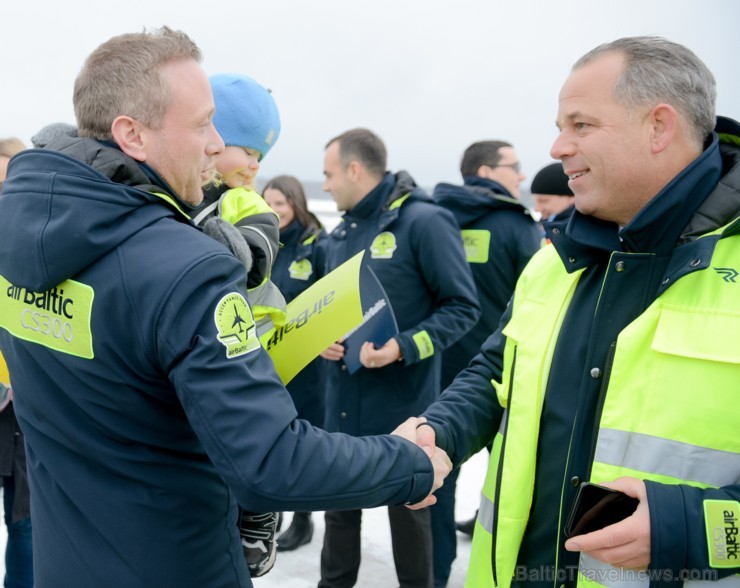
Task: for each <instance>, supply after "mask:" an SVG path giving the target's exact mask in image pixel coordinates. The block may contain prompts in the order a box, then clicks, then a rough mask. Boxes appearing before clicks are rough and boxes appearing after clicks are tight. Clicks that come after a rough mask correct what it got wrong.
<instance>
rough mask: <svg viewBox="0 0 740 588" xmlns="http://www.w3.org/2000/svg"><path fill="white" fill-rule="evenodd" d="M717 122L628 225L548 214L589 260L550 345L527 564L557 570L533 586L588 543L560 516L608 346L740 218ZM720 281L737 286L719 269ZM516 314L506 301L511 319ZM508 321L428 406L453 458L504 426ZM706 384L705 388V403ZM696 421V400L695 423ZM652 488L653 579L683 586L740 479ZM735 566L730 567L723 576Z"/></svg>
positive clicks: (731, 139)
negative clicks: (714, 506)
mask: <svg viewBox="0 0 740 588" xmlns="http://www.w3.org/2000/svg"><path fill="white" fill-rule="evenodd" d="M717 132H718V133H719V136H720V139H718V137H717V135H716V134H715V135H712V136H711V137H710V138H709V139H708V141H707V144H706V147H705V150H704V152H703V153H702V154H701V155H700V156H699V157H698V158H697V159H696V160H695V161H694V162H692V163H691V164H690V165H689V166H688V167H686V168H685V169H684V170H683V171H682V172H681V173H680V174H679V175H678V176H676V178H674V179H673V180H672V181H671V182H670V183H669V184H668V185H667V186H665V187H664V188H663V189H662V190H661V191H660V192H659V193H658V194H656V195H655V196H654V197H653V198H652V200H650V202H648V204H647V205H646V206H645V207H644V208H643V209H642V210H640V212H639V213H638V214H637V215H636V216H635V217H634V218H633V219H632V220H631V221H630V222H629V223H628V224H627V226H625V227H623V228H620V227H618V226H617V225H616V224H614V223H610V222H606V221H601V220H598V219H596V218H594V217H591V216H587V215H583V214H581V213H579V212H578V211H577V210H576V211H575V212H574V213H573V215H572V216H571V217H570V218H569V219H568V220H565V221H561V222H556V223H546V225H545V227H546V230H547V236H548V237H549V238H550V239H551V240H552V244H553V246H554V247H555V249H556V250H557V252H558V254H559V256H560V258H561V260H562V262H563V264H564V266H565V267H566V268H567V270H568V271H569V272H572V271H576V270H581V269H583V270H584V271H583V273H582V275H581V277H580V278H579V282H578V285H577V288H576V290H575V293H574V295H573V298H572V300H571V302H570V304H569V307H568V312H567V314H566V316H565V319H564V321H563V324H562V326H561V328H560V331H559V334H558V339H557V344H556V345H555V349H554V353H553V356H552V367H551V369H550V374H549V378H548V382H547V389H546V392H545V398H544V405H543V412H542V420H541V424H540V433H539V444H538V453H537V470H536V478H535V488H534V496H533V501H532V508H531V513H530V517H529V521H528V524H527V530H526V532H525V534H524V539H523V542H522V545H521V548H520V551H519V559H518V565H520V566H523V567H522V568H521V569H523V570H534V571H537V570H543V569H546V570H551V573H549V574H540V576H539V577H540V580H536V579H529V576H527V577H528V581H527V586H533V587H539V588H545V587H551V586H552V583H553V582H552V578H553V577H559V576H560V575H561V574H564V575H563V576H562V577H566V578H570V577H571V576H569V575H568V573H569V572H568V568H571V569H573V568H574V567H577V565H578V554H577V553H575V552H567V551H565V549H564V547H563V544H564V542H565V537H564V535H563V531H562V525H563V522H564V521H565V519H566V518H567V514H568V512H569V510H570V508H571V506H572V504H573V501H574V499H575V495H576V491H577V487H578V485H579V484H580V482H582V481H588V480H589V478H590V471H589V468H590V463H591V462H592V460H593V452H594V444H595V441H596V428H597V427H598V424H599V413H600V407H601V405H602V402H603V401H602V400H601V396H602V395H603V394H605V393H608V392H607V390H608V378H609V370H608V368H609V362H610V349H611V348H612V347H613V346H614V342H615V340H616V338H617V336H618V335H619V334H620V332H622V330H623V329H624V328H625V327H626V326H627V325H629V324H630V323H631V322H632V321H633V320H634V319H635V318H636V317H637V316H639V315H640V314H641V313H642V312H643V311H644V309H646V308H647V307H648V306H649V305H650V304H651V303H652V302H653V301H654V300H655V299H656V297H658V296H660V294H661V293H662V292H663V291H664V290H665V289H667V288H669V287H670V285H671V284H673V283H674V282H675V281H676V280H679V279H681V278H682V277H683V276H684V275H686V274H688V273H690V272H693V271H711V272H714V271H716V270H715V269H714V268H711V267H707V266H706V264H703V263H697V262H696V260H707V259H710V258H711V255H712V251H713V246H714V245H713V244H714V242H715V241H713V240H712V239H709V238H705V239H697V237H698V236H700V235H704V234H706V233H709V232H710V231H713V230H715V229H717V228H719V227H722V226H724V225H726V224H728V223H730V222H731V221H732V220H733V219H736V218H738V217H740V125H738V124H737V123H735V122H734V121H730V120H729V119H721V118H720V120H719V122H718V126H717ZM614 253H616V254H620V255H622V256H624V257H623V258H624V259H627V261H625V262H624V268H625V271H623V272H611V274H612V275H611V279H609V280H607V279H606V275H607V272H606V268H607V265H608V264H609V261H610V259H611V256H612V255H613V254H614ZM584 268H585V269H584ZM720 269H722V268H720ZM734 269H737V270H740V268H734ZM615 276H616V278H615ZM717 284H718V286H717V287H721V288H725V287H735V285H734V284H732V283H728V282H724V281H723V277H722V276H721V275H718V276H717ZM510 318H511V314H510V308H508V309H507V311H506V312H505V313H504V316H503V318H502V325H505V324H506V323H508V321H509V320H510ZM501 331H502V329H498V330H497V331H496V332H495V333H494V334H493V335H492V336H491V337H490V338H489V339H488V340H487V341H486V342H485V343H484V345H483V347H482V349H481V353H480V354H479V355H477V356H476V357H475V358H474V359H473V361H472V362H471V364H470V367H469V368H468V369H466V370H465V371H463V372H462V373H461V374H460V375H459V376H458V377H457V378H456V379H455V381H454V382H453V383H452V385H451V386H450V387H449V388H448V389H447V390H445V391H444V393H443V394H442V397H441V399H440V401H439V402H437V403H435V404H434V405H432V406H431V407H429V409H428V410H427V411H426V412H425V413H424V416H426V417H427V418H428V420H429V421H430V424H431V425H432V427H433V428H434V429H435V431H436V432H437V443H438V445H439V446H440V447H442V448H444V449H445V450H446V451H447V452H448V454H450V456H451V458H452V460H453V463H455V464H460V463H462V462H463V461H465V460H466V459H467V458H468V457H470V456H471V455H473V454H475V453H476V452H477V451H479V450H480V449H482V448H483V447H484V446H485V445H486V444H487V443H489V442H490V441H491V440H492V439H493V438H494V436H495V434H496V432H497V431H498V429H499V424H500V421H501V417H502V414H503V409H502V407H501V405H500V404H499V402H498V398H497V396H496V394H495V393H494V391H493V389H492V387H491V380H495V381H497V382H500V381H501V373H502V369H503V361H502V356H503V350H504V346H505V343H506V338H505V336H504V335H503V334H502V332H501ZM735 335H736V334H734V333H732V334H728V335H727V336H728V337H730V336H735ZM687 361H688V360H687ZM711 385H712V383H711V382H707V386H708V387H709V388H711ZM703 393H705V392H703V391H697V398H696V402H697V403H700V402H702V394H703ZM733 408H735V407H733ZM730 410H732V409H730ZM645 418H651V415H646V416H645ZM692 425H693V423H692V413H691V407H690V406H687V407H686V426H692ZM677 477H678V476H677ZM595 481H604V480H595ZM646 488H647V496H648V505H649V508H650V525H651V562H650V569H651V570H655V571H659V572H660V573H661V575H660V576H656V577H658V578H662V579H663V580H664V581H660V580H654V581H653V582H652V583H651V586H661V585H674V586H675V585H677V584H679V585H680V582H679V578H680V577H681V571H682V570H683V571H685V570H694V571H699V572H700V571H701V570H703V569H705V568H707V567H708V556H707V533H706V529H705V528H704V513H703V501H704V500H705V499H724V500H727V499H730V500H735V501H740V482H739V483H738V484H734V485H731V486H726V487H722V488H718V489H704V490H702V489H699V488H695V487H692V486H689V485H685V484H678V485H664V484H658V483H655V482H646ZM737 571H738V569H729V570H720V571H719V576H720V577H721V576H723V575H727V574H729V573H737ZM669 577H670V578H672V580H671V581H668V578H669ZM566 585H568V586H570V585H572V583H568V584H566Z"/></svg>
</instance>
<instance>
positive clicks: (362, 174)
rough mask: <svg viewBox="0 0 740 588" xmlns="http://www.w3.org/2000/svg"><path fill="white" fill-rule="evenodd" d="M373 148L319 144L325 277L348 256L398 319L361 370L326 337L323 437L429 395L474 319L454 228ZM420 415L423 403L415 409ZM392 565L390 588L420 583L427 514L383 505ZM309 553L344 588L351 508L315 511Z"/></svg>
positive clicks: (378, 420) (364, 143)
mask: <svg viewBox="0 0 740 588" xmlns="http://www.w3.org/2000/svg"><path fill="white" fill-rule="evenodd" d="M386 164H387V151H386V147H385V144H384V143H383V141H382V140H381V139H380V137H378V136H377V135H376V134H375V133H373V132H372V131H369V130H368V129H362V128H358V129H352V130H350V131H347V132H345V133H342V134H341V135H339V136H337V137H335V138H333V139H332V140H330V141H329V143H328V144H327V146H326V150H325V152H324V190H325V191H326V192H330V193H331V196H332V198H333V199H334V201H335V202H336V205H337V209H338V210H341V211H343V212H344V215H343V216H342V222H340V223H339V225H338V226H337V227H336V228H335V229H334V230H333V231H332V232H331V233H330V235H329V237H328V238H327V240H326V242H327V245H326V257H327V263H326V269H327V271H331V270H333V269H335V268H337V267H338V266H339V265H341V264H342V263H343V262H345V261H346V260H348V259H350V258H351V257H353V256H354V255H355V254H357V253H359V252H360V251H363V250H364V251H365V257H364V263H366V264H367V265H368V266H369V267H370V268H371V269H372V271H373V272H374V273H375V275H376V276H377V277H378V280H379V281H380V283H381V285H382V286H383V289H384V290H385V293H386V295H387V298H388V301H389V303H390V305H391V307H392V309H393V313H394V314H395V317H396V320H397V322H398V329H399V332H398V333H397V334H396V335H395V336H393V337H391V338H390V339H388V340H387V341H386V342H384V343H381V344H378V345H375V344H374V343H372V342H369V341H366V342H364V343H363V345H362V347H361V350H360V354H359V360H360V363H361V364H362V367H361V368H360V369H359V370H357V371H356V372H355V373H352V374H350V373H349V371H348V370H347V366H346V364H345V363H344V362H343V361H342V359H343V358H344V354H345V347H344V345H343V342H342V341H338V342H336V343H334V344H332V345H331V346H330V347H329V348H327V349H326V350H325V351H324V352H323V353H322V356H323V357H324V358H326V359H327V360H329V361H328V362H327V387H326V390H327V392H326V394H327V399H326V403H327V410H326V422H325V426H326V428H327V430H329V431H341V432H343V433H348V434H350V435H357V436H366V435H377V434H380V433H384V432H387V431H390V430H392V429H393V428H394V427H395V426H396V425H397V424H398V423H400V422H402V421H403V420H404V419H406V418H408V416H409V415H410V414H415V413H414V411H415V410H416V409H417V408H420V407H424V408H425V407H426V406H428V405H429V403H431V402H432V401H434V400H435V399H436V398H437V397H438V396H439V389H440V388H439V386H440V383H439V369H440V365H441V357H442V352H443V351H444V350H445V349H447V348H448V347H449V346H450V345H452V344H453V343H454V342H455V341H457V340H459V339H460V338H461V337H463V336H464V335H465V333H467V331H469V330H470V328H471V327H472V326H473V324H475V321H476V320H477V319H478V317H479V316H480V309H479V304H478V296H477V294H476V291H475V284H474V283H473V278H472V276H471V274H470V268H469V267H468V264H467V263H466V262H465V252H464V250H463V245H462V240H461V239H460V231H459V229H458V227H457V224H456V223H455V219H454V218H453V216H452V214H451V213H450V212H448V211H446V210H444V209H442V208H440V207H439V206H436V205H435V204H434V202H433V200H432V199H431V198H430V197H429V196H428V195H427V194H426V193H425V192H424V191H423V190H421V189H420V188H418V187H417V186H416V183H415V182H414V180H413V178H412V177H411V176H410V175H409V174H408V172H405V171H399V172H397V173H391V172H389V171H387V169H386ZM422 410H423V408H422ZM388 518H389V520H390V527H391V540H392V548H393V559H394V562H395V566H396V575H397V576H398V582H399V584H400V585H401V587H402V588H411V587H414V588H432V586H433V585H434V582H433V570H432V533H431V519H430V514H429V510H428V509H424V510H423V511H413V512H411V511H409V510H407V509H404V508H398V507H389V508H388ZM324 519H325V523H326V527H325V532H324V546H323V549H322V551H321V581H320V582H319V586H320V587H321V588H347V587H349V586H354V584H355V582H356V581H357V574H358V570H359V567H360V560H361V551H362V550H361V527H362V511H361V510H358V509H354V510H343V511H327V512H326V514H325V516H324Z"/></svg>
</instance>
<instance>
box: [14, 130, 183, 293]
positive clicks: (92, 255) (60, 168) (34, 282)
mask: <svg viewBox="0 0 740 588" xmlns="http://www.w3.org/2000/svg"><path fill="white" fill-rule="evenodd" d="M151 191H157V192H159V193H160V194H161V195H157V194H153V193H152V192H151ZM147 204H151V206H146V205H147ZM164 217H177V218H178V219H179V220H182V221H187V219H188V216H187V214H186V213H185V212H184V211H183V209H182V207H181V205H180V202H179V201H178V200H177V198H176V197H175V196H173V193H172V191H171V189H169V187H168V186H167V185H166V184H165V183H164V181H163V180H161V178H159V177H158V176H157V174H156V172H154V171H153V170H151V168H148V167H147V166H142V165H140V164H138V163H137V162H136V161H134V160H133V159H131V158H130V157H128V156H127V155H126V154H124V153H123V152H121V151H120V150H119V149H117V148H114V147H111V146H108V145H105V144H103V143H101V142H98V141H95V140H93V139H78V138H70V137H63V138H61V139H60V140H58V141H55V142H54V143H53V144H52V145H50V146H49V148H46V149H30V150H28V151H23V152H21V153H19V154H18V155H17V156H16V157H14V158H13V161H12V162H11V164H10V165H9V166H8V178H7V180H6V182H5V184H4V185H3V194H2V197H1V198H0V275H2V276H4V277H5V278H6V279H7V280H9V281H10V282H11V283H12V284H15V285H17V286H22V287H24V288H27V289H29V290H32V291H36V292H41V291H45V290H48V289H49V288H52V287H53V286H56V285H57V284H59V283H61V282H63V281H64V280H66V279H68V278H71V277H72V276H74V275H76V274H77V273H79V272H80V271H81V270H83V269H84V268H86V267H87V266H89V265H90V264H91V263H93V262H94V261H95V260H97V259H99V258H100V257H103V256H104V255H107V254H108V253H109V252H110V251H112V250H113V249H114V248H115V247H116V246H117V245H119V244H120V243H121V242H122V241H124V240H125V239H128V238H129V237H130V236H131V234H132V233H134V232H137V231H139V230H141V229H142V228H143V227H145V226H148V225H150V224H152V223H154V222H156V221H158V220H160V219H162V218H164Z"/></svg>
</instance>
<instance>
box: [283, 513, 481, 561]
mask: <svg viewBox="0 0 740 588" xmlns="http://www.w3.org/2000/svg"><path fill="white" fill-rule="evenodd" d="M477 519H478V511H477V510H476V511H475V516H474V517H473V518H472V519H470V520H467V521H462V522H460V521H458V522H456V523H455V527H456V528H457V530H458V531H460V532H461V533H463V534H465V535H468V536H470V537H472V536H473V530H474V529H475V521H476V520H477ZM278 551H280V545H278Z"/></svg>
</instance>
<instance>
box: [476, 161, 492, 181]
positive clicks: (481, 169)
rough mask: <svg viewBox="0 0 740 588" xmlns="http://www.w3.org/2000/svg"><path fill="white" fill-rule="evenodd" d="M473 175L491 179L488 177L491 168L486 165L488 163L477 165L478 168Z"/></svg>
mask: <svg viewBox="0 0 740 588" xmlns="http://www.w3.org/2000/svg"><path fill="white" fill-rule="evenodd" d="M475 175H476V176H478V177H479V178H484V179H486V180H490V179H491V178H490V177H489V176H490V175H491V168H490V166H488V165H481V166H478V170H477V171H476V173H475Z"/></svg>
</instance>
